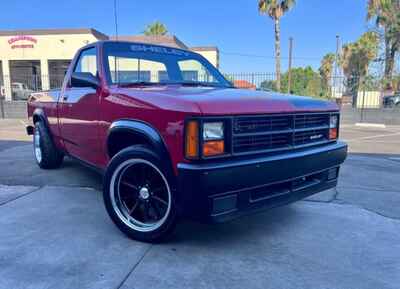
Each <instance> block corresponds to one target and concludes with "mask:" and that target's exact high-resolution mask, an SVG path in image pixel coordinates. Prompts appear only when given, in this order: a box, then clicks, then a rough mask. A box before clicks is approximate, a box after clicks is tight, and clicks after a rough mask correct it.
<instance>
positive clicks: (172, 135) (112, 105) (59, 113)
mask: <svg viewBox="0 0 400 289" xmlns="http://www.w3.org/2000/svg"><path fill="white" fill-rule="evenodd" d="M28 114H29V120H30V125H29V126H28V127H27V132H28V134H30V135H33V145H34V146H33V147H34V155H35V158H36V161H37V163H38V165H39V166H40V167H41V168H43V169H52V168H57V167H59V166H60V165H61V163H62V161H63V158H64V156H69V157H72V158H74V159H76V160H78V161H80V162H82V163H84V164H86V165H89V166H90V167H93V168H95V169H96V170H98V171H100V172H102V173H103V174H104V183H103V186H104V192H103V194H104V202H105V207H106V209H107V212H108V214H109V215H110V217H111V219H112V220H113V221H114V223H115V224H116V225H117V226H118V228H119V229H120V230H121V231H123V232H124V233H125V234H127V235H128V236H129V237H131V238H133V239H137V240H141V241H148V242H151V241H158V240H160V239H162V238H164V237H165V236H166V235H168V233H170V232H171V231H172V230H173V229H174V227H175V224H176V222H177V220H178V218H180V217H188V218H193V219H196V220H200V221H209V222H222V221H226V220H229V219H232V218H234V217H238V216H241V215H244V214H248V213H252V212H255V211H260V210H264V209H267V208H272V207H276V206H280V205H284V204H288V203H291V202H294V201H297V200H300V199H303V198H305V197H307V196H309V195H311V194H315V193H318V192H321V191H323V190H326V189H329V188H333V187H335V186H336V184H337V178H338V173H339V166H340V165H341V164H342V163H343V161H344V160H345V158H346V155H347V145H346V144H345V143H343V142H341V141H339V140H338V136H339V109H338V107H337V105H336V104H334V103H332V102H327V101H323V100H320V99H312V98H308V97H300V96H292V95H284V94H278V93H273V92H262V91H253V90H243V89H236V88H234V87H232V84H231V83H230V82H229V81H227V80H226V79H225V78H224V76H223V75H222V74H221V73H220V72H219V71H218V70H217V69H216V68H215V67H213V66H212V65H211V64H210V63H209V62H208V61H207V60H206V59H205V58H204V57H202V56H201V55H199V54H196V53H193V52H191V51H187V50H181V49H175V48H170V47H164V46H158V45H148V44H141V43H132V42H116V41H103V42H97V43H93V44H90V45H88V46H85V47H83V48H82V49H80V50H79V51H78V53H77V55H76V56H75V58H74V60H73V61H72V63H71V65H70V67H69V69H68V72H67V74H66V76H65V80H64V83H63V86H62V88H61V90H50V91H46V92H39V93H34V94H32V95H31V96H30V99H29V101H28Z"/></svg>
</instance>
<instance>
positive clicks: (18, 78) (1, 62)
mask: <svg viewBox="0 0 400 289" xmlns="http://www.w3.org/2000/svg"><path fill="white" fill-rule="evenodd" d="M108 39H115V37H114V36H108V35H105V34H103V33H101V32H99V31H97V30H95V29H91V28H83V29H34V30H16V31H0V94H2V95H3V96H5V97H6V99H7V100H11V99H13V98H14V99H15V98H16V95H17V94H16V92H15V91H13V87H17V84H18V85H19V84H24V85H25V86H21V87H27V89H29V90H42V89H43V90H46V89H51V88H56V87H59V86H60V84H61V82H62V79H63V76H64V74H65V72H66V70H67V68H68V65H69V63H70V62H71V60H72V58H73V57H74V55H75V53H76V51H77V50H78V49H79V48H80V47H82V46H84V45H87V44H89V43H92V42H96V41H99V40H108ZM118 39H119V40H126V41H135V42H142V43H150V44H160V45H166V46H171V47H176V48H181V49H187V50H191V51H194V52H197V53H199V54H201V55H203V56H204V57H205V58H206V59H207V60H209V61H210V62H211V63H212V64H213V65H214V66H215V67H217V68H219V51H218V48H217V47H188V46H187V45H186V44H184V43H183V42H182V41H180V40H179V39H178V38H177V37H176V36H173V35H171V36H170V35H166V36H144V35H131V36H119V37H118Z"/></svg>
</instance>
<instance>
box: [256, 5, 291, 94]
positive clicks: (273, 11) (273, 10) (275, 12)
mask: <svg viewBox="0 0 400 289" xmlns="http://www.w3.org/2000/svg"><path fill="white" fill-rule="evenodd" d="M295 3H296V1H295V0H259V1H258V11H259V12H260V13H261V14H265V15H268V16H269V17H270V18H272V19H273V20H274V27H275V66H276V68H275V73H276V88H277V89H278V90H280V88H281V29H280V20H281V17H282V16H283V15H284V14H285V13H286V12H288V11H289V10H290V9H291V8H292V7H293V6H294V5H295Z"/></svg>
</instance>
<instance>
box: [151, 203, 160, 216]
mask: <svg viewBox="0 0 400 289" xmlns="http://www.w3.org/2000/svg"><path fill="white" fill-rule="evenodd" d="M150 205H151V207H152V208H153V210H154V212H155V213H156V217H157V220H159V219H161V212H160V209H159V208H158V205H157V204H156V203H155V202H154V201H153V200H151V201H150Z"/></svg>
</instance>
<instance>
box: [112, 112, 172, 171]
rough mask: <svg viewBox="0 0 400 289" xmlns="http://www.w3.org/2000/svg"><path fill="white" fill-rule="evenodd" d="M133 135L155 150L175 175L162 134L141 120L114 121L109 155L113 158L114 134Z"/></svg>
mask: <svg viewBox="0 0 400 289" xmlns="http://www.w3.org/2000/svg"><path fill="white" fill-rule="evenodd" d="M121 132H125V133H131V134H134V135H136V136H138V137H140V138H142V139H144V140H146V143H148V144H149V145H150V146H151V149H153V150H154V152H155V153H156V154H158V155H159V156H160V158H161V159H162V160H163V161H165V162H166V163H165V164H166V165H167V166H168V168H169V170H170V172H169V173H171V174H172V175H175V174H174V169H173V166H172V160H171V155H170V154H169V151H168V149H167V145H166V144H165V142H164V140H163V138H162V137H161V134H160V133H159V132H158V131H157V129H155V128H154V127H153V126H152V125H151V124H149V123H146V122H144V121H141V120H135V119H121V120H117V121H114V122H113V123H112V124H111V125H110V127H109V129H108V135H107V154H108V155H109V156H110V157H111V156H112V154H111V153H110V149H111V146H112V136H113V134H114V133H121Z"/></svg>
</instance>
